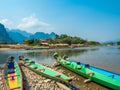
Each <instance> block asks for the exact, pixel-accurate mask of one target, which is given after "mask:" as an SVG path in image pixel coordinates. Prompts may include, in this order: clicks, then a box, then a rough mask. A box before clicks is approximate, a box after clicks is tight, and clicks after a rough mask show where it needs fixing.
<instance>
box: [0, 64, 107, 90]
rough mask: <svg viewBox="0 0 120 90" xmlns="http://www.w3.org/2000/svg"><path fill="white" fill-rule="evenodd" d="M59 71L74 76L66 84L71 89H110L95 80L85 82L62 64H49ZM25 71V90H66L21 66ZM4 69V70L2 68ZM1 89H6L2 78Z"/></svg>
mask: <svg viewBox="0 0 120 90" xmlns="http://www.w3.org/2000/svg"><path fill="white" fill-rule="evenodd" d="M45 66H47V67H50V68H52V69H54V70H56V71H58V72H61V73H64V74H66V75H67V76H74V77H75V78H74V80H73V81H72V82H70V83H69V84H64V85H65V86H67V87H68V88H69V89H70V90H109V89H107V88H105V87H103V86H101V85H98V84H96V83H94V82H90V83H84V82H83V81H84V80H85V78H83V77H81V76H79V75H77V74H75V73H73V72H71V71H69V70H67V69H65V68H63V67H61V66H56V67H54V66H48V65H45ZM21 68H22V71H23V73H22V74H23V81H24V84H23V85H24V87H25V88H24V90H64V89H63V88H61V87H60V86H59V85H58V84H57V82H55V81H53V80H51V79H48V78H46V77H43V76H41V75H38V74H36V73H34V72H33V71H31V70H29V69H28V68H26V67H24V66H21ZM1 71H3V70H1ZM1 71H0V79H2V78H1ZM0 90H4V87H3V83H2V81H1V80H0Z"/></svg>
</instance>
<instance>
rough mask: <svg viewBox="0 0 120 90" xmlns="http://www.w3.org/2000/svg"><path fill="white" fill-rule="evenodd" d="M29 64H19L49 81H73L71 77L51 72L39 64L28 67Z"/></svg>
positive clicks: (28, 62)
mask: <svg viewBox="0 0 120 90" xmlns="http://www.w3.org/2000/svg"><path fill="white" fill-rule="evenodd" d="M30 62H31V61H27V62H24V64H23V63H21V64H22V65H23V66H25V67H27V68H28V69H30V70H32V71H34V72H35V73H37V74H39V75H42V76H45V77H47V78H50V79H53V80H56V81H61V82H70V81H72V79H73V78H72V77H67V76H66V75H64V74H62V73H59V72H57V71H54V70H52V69H50V68H48V67H45V66H43V65H40V64H36V63H35V64H32V65H30ZM43 69H45V70H43ZM48 72H49V73H48ZM59 75H60V76H59Z"/></svg>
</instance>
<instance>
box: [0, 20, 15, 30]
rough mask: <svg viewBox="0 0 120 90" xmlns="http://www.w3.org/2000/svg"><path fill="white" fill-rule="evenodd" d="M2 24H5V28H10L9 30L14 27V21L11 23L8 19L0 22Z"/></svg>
mask: <svg viewBox="0 0 120 90" xmlns="http://www.w3.org/2000/svg"><path fill="white" fill-rule="evenodd" d="M0 23H2V24H4V25H5V27H9V28H11V27H12V25H13V23H12V21H10V20H8V19H2V20H0Z"/></svg>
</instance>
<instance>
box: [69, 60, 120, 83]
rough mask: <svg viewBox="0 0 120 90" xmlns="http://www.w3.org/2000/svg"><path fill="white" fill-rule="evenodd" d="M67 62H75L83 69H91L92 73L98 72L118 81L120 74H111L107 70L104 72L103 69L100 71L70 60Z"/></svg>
mask: <svg viewBox="0 0 120 90" xmlns="http://www.w3.org/2000/svg"><path fill="white" fill-rule="evenodd" d="M68 61H70V62H75V63H77V64H78V65H81V66H85V67H87V68H89V69H91V70H93V71H96V72H99V73H101V74H104V75H106V76H108V77H112V78H114V79H116V80H119V81H120V74H118V73H114V72H111V71H108V70H104V69H101V68H98V67H94V66H91V65H89V64H84V63H80V62H77V61H74V60H70V59H68Z"/></svg>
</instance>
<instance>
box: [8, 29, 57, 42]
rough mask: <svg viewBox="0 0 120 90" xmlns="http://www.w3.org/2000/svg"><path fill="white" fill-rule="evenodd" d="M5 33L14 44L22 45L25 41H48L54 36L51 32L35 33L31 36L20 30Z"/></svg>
mask: <svg viewBox="0 0 120 90" xmlns="http://www.w3.org/2000/svg"><path fill="white" fill-rule="evenodd" d="M7 32H8V34H9V36H10V37H11V38H12V39H13V41H14V42H16V43H23V41H24V40H26V39H49V38H54V37H55V35H56V34H55V33H54V32H51V33H50V34H48V33H44V32H36V33H35V34H32V33H28V32H26V31H22V30H20V29H12V30H9V29H8V30H7Z"/></svg>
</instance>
